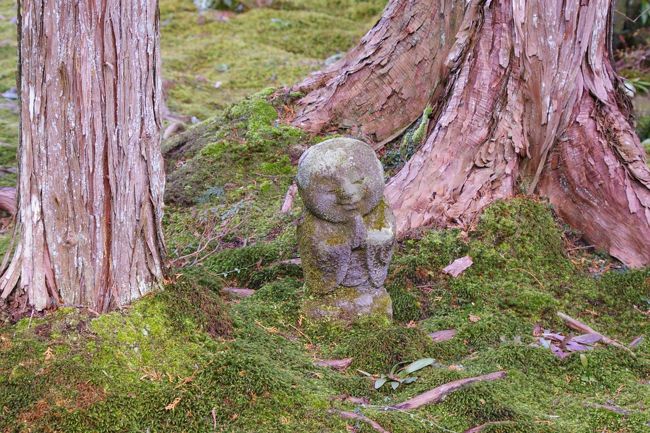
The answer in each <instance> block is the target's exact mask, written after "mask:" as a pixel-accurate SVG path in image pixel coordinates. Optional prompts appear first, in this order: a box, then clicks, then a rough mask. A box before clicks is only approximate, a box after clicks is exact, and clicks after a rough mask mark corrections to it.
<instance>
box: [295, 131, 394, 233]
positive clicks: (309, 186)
mask: <svg viewBox="0 0 650 433" xmlns="http://www.w3.org/2000/svg"><path fill="white" fill-rule="evenodd" d="M296 179H297V183H298V191H299V192H300V196H301V197H302V200H303V202H304V203H305V206H306V207H307V209H309V211H310V212H311V213H313V214H314V215H316V216H317V217H319V218H321V219H324V220H326V221H330V222H334V223H343V222H347V221H352V220H354V219H355V217H357V216H359V215H360V216H363V215H366V214H368V213H369V212H370V211H372V210H373V209H374V208H375V207H376V206H377V205H378V204H379V202H380V201H381V199H382V198H383V196H384V169H383V168H382V166H381V163H380V162H379V159H377V156H376V155H375V152H374V151H373V150H372V148H371V147H370V146H368V145H367V144H366V143H364V142H362V141H359V140H354V139H351V138H333V139H331V140H327V141H324V142H322V143H319V144H317V145H315V146H312V147H310V148H309V149H308V150H307V151H306V152H305V153H304V154H303V155H302V157H301V158H300V161H299V162H298V175H297V176H296Z"/></svg>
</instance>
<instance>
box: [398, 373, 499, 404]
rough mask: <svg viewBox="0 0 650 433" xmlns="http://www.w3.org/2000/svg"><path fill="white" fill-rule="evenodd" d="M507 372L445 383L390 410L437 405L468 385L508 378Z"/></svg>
mask: <svg viewBox="0 0 650 433" xmlns="http://www.w3.org/2000/svg"><path fill="white" fill-rule="evenodd" d="M506 374H507V373H506V372H505V371H496V372H494V373H490V374H485V375H483V376H476V377H468V378H465V379H459V380H455V381H453V382H449V383H445V384H444V385H440V386H438V387H436V388H433V389H431V390H429V391H427V392H425V393H422V394H420V395H417V396H415V397H413V398H411V399H409V400H406V401H405V402H403V403H400V404H397V405H395V406H390V407H388V408H387V409H388V410H414V409H418V408H420V407H422V406H425V405H427V404H435V403H438V402H440V401H442V400H443V399H444V398H445V397H447V396H448V395H449V394H451V393H452V392H455V391H458V390H459V389H462V388H465V387H466V386H468V385H471V384H473V383H477V382H492V381H495V380H499V379H503V378H504V377H506Z"/></svg>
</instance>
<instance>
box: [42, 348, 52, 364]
mask: <svg viewBox="0 0 650 433" xmlns="http://www.w3.org/2000/svg"><path fill="white" fill-rule="evenodd" d="M44 356H45V362H50V361H52V360H53V359H54V351H53V350H52V348H51V347H48V348H47V350H46V351H45V354H44Z"/></svg>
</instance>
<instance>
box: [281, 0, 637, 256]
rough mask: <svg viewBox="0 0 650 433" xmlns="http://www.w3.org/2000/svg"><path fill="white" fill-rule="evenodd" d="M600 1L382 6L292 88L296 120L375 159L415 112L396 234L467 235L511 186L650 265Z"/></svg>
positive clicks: (394, 195)
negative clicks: (350, 45)
mask: <svg viewBox="0 0 650 433" xmlns="http://www.w3.org/2000/svg"><path fill="white" fill-rule="evenodd" d="M611 3H612V2H611V0H592V1H588V2H587V1H583V2H578V1H564V0H521V1H508V0H469V1H466V0H391V1H390V3H389V4H388V6H387V7H386V10H385V11H384V15H383V17H382V19H381V20H380V21H379V23H377V25H376V26H375V27H374V28H373V29H372V30H370V32H368V34H366V36H365V37H364V38H363V39H362V40H361V43H360V44H359V45H358V46H357V47H356V48H354V49H353V50H351V51H350V52H349V53H348V54H347V55H346V57H345V58H343V59H342V60H341V61H339V62H338V63H336V64H334V65H332V66H331V67H329V68H327V69H325V70H324V71H322V72H319V73H316V74H314V75H313V76H311V77H310V78H308V79H307V80H305V81H304V82H303V83H301V84H300V85H298V86H297V87H296V89H297V90H300V91H303V92H307V95H306V96H305V97H304V98H303V99H302V100H300V101H299V102H298V106H297V110H296V113H297V114H296V117H295V119H294V120H293V123H294V124H295V125H297V126H300V127H303V128H305V129H307V130H309V131H312V132H321V131H327V130H331V129H337V128H342V129H345V130H347V131H348V132H349V133H350V134H353V135H358V136H361V137H363V138H364V139H366V140H370V141H373V142H374V143H375V149H376V150H380V149H381V148H382V146H383V144H385V143H386V142H388V141H390V140H392V139H393V138H395V137H397V136H399V135H400V134H401V133H402V132H403V131H404V130H405V129H406V128H408V127H409V126H410V125H411V124H412V123H413V122H414V121H415V120H416V119H418V117H419V116H421V115H422V112H423V111H424V109H425V107H427V106H428V105H430V106H431V107H433V114H432V116H431V119H430V124H429V129H428V131H427V132H428V134H427V138H426V140H425V141H424V142H423V144H422V145H421V147H420V148H419V149H418V150H417V152H416V153H415V155H414V156H413V157H412V158H411V159H410V160H409V161H408V162H407V163H406V164H405V166H404V167H403V168H402V169H401V171H400V172H399V173H398V174H397V175H396V176H395V177H393V178H392V179H391V181H390V182H389V183H388V185H387V189H386V195H387V197H388V200H389V201H390V203H391V206H392V207H393V209H394V212H395V215H396V218H397V222H398V231H399V233H400V234H402V235H404V234H406V233H408V231H409V230H411V229H414V228H417V227H421V226H426V225H436V226H467V225H469V224H470V223H471V222H472V221H473V220H474V219H475V217H476V215H477V214H478V213H479V212H480V211H481V210H482V209H483V208H484V207H485V206H486V205H488V204H490V203H491V202H493V201H494V200H497V199H503V198H508V197H512V196H514V195H515V194H516V193H517V192H518V191H519V190H524V191H527V192H528V193H538V194H540V195H543V196H545V197H548V198H549V200H550V202H551V203H552V204H553V205H554V207H555V208H556V210H557V212H558V214H559V215H560V216H561V217H562V218H564V220H565V221H566V222H567V223H569V224H570V225H572V226H573V227H576V228H578V229H579V230H581V231H582V232H583V234H584V236H585V238H586V239H587V240H588V241H589V242H590V243H593V244H594V245H596V246H597V247H599V248H602V249H606V250H607V251H609V253H610V254H611V255H613V256H615V257H617V258H618V259H620V260H622V261H623V262H624V263H625V264H627V265H629V266H632V267H638V266H644V265H648V264H650V243H649V242H647V239H650V171H649V170H648V167H647V165H646V163H645V158H646V156H645V152H644V150H643V148H642V147H641V145H640V143H639V140H638V137H637V136H636V135H635V133H634V128H633V127H632V125H631V122H630V117H629V113H630V104H629V100H627V98H626V97H625V96H624V95H623V94H622V92H621V91H620V90H619V89H620V88H621V86H622V82H621V79H620V78H619V77H618V75H617V74H616V72H615V71H614V69H613V67H612V59H611V58H610V53H609V52H608V49H607V41H608V39H609V32H610V27H609V26H608V22H609V19H610V15H611V13H612V4H611Z"/></svg>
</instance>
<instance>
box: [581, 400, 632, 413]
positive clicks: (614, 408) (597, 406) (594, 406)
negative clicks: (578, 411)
mask: <svg viewBox="0 0 650 433" xmlns="http://www.w3.org/2000/svg"><path fill="white" fill-rule="evenodd" d="M585 407H588V408H592V409H602V410H606V411H608V412H613V413H616V414H619V415H623V416H628V415H630V414H632V413H634V411H632V410H629V409H623V408H622V407H619V406H616V405H614V404H598V403H585Z"/></svg>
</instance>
